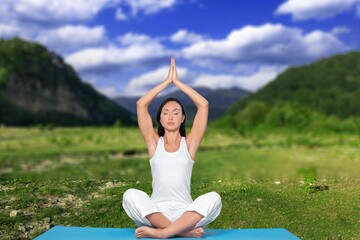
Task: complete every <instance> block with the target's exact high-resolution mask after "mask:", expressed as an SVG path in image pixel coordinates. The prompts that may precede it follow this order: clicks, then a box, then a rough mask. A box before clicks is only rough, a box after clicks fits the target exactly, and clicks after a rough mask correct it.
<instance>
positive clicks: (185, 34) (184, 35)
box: [170, 29, 204, 43]
mask: <svg viewBox="0 0 360 240" xmlns="http://www.w3.org/2000/svg"><path fill="white" fill-rule="evenodd" d="M203 39H204V37H203V36H202V35H200V34H196V33H193V32H189V31H188V30H186V29H179V30H178V31H177V32H176V33H174V34H173V35H171V36H170V40H171V41H172V42H175V43H196V42H199V41H201V40H203Z"/></svg>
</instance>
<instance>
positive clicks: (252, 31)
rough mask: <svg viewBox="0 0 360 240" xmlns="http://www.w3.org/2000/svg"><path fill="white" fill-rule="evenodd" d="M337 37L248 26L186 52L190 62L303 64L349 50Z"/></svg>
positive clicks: (203, 42)
mask: <svg viewBox="0 0 360 240" xmlns="http://www.w3.org/2000/svg"><path fill="white" fill-rule="evenodd" d="M346 49H347V48H346V46H345V45H344V44H343V43H342V42H341V41H340V40H339V39H337V38H336V36H335V35H333V34H331V33H327V32H322V31H314V32H311V33H308V34H304V33H303V32H302V30H301V29H298V28H290V27H286V26H283V25H281V24H265V25H262V26H245V27H243V28H241V29H237V30H233V31H232V32H231V33H230V34H229V35H228V36H227V38H225V39H220V40H213V39H210V40H204V41H201V42H197V43H195V44H192V45H191V46H189V47H186V48H184V49H183V55H184V56H185V57H186V58H187V59H195V60H197V61H199V60H200V61H201V60H202V59H204V60H207V59H215V60H217V61H228V62H237V63H239V62H245V63H260V64H286V65H288V64H300V63H304V62H308V61H311V60H315V59H317V58H320V57H324V56H328V55H331V54H334V53H338V52H342V51H344V50H346Z"/></svg>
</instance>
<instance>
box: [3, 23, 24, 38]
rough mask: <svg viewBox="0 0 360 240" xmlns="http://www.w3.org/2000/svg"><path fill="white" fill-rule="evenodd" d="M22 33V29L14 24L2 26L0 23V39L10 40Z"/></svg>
mask: <svg viewBox="0 0 360 240" xmlns="http://www.w3.org/2000/svg"><path fill="white" fill-rule="evenodd" d="M21 33H22V31H21V29H20V28H19V27H18V26H17V25H14V24H2V23H0V37H1V38H9V37H13V36H16V35H20V34H21Z"/></svg>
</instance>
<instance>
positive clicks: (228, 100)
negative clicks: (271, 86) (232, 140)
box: [114, 87, 251, 122]
mask: <svg viewBox="0 0 360 240" xmlns="http://www.w3.org/2000/svg"><path fill="white" fill-rule="evenodd" d="M195 90H196V91H197V92H198V93H200V94H201V95H202V96H204V97H205V98H206V99H207V100H208V102H209V120H210V121H211V120H214V119H216V118H219V117H221V116H222V115H223V114H224V113H225V111H226V110H227V109H228V107H229V106H230V105H231V104H233V103H234V102H236V101H237V100H239V99H241V98H243V97H245V96H248V95H249V94H251V93H250V92H248V91H246V90H243V89H239V88H231V89H217V90H211V89H209V88H203V87H202V88H195ZM169 97H174V98H177V99H179V100H180V101H181V103H182V104H183V105H184V108H185V111H186V115H187V119H188V122H192V120H193V119H194V117H195V114H196V106H195V105H194V103H193V102H192V101H191V99H190V98H189V97H188V96H187V95H185V94H184V93H183V92H181V91H180V90H177V91H175V92H173V93H170V94H167V95H165V96H158V97H156V98H155V100H154V101H153V102H152V103H151V104H150V106H149V112H150V115H151V116H153V117H155V115H156V112H157V109H158V107H159V106H160V104H161V102H162V101H164V100H165V99H166V98H169ZM139 98H140V97H117V98H115V99H114V101H115V102H116V103H118V104H119V105H121V106H123V107H125V108H126V109H128V110H129V111H131V112H133V113H136V101H137V100H138V99H139Z"/></svg>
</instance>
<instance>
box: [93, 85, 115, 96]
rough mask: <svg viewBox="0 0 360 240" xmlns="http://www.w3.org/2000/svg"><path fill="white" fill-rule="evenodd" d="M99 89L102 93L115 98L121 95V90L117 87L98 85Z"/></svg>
mask: <svg viewBox="0 0 360 240" xmlns="http://www.w3.org/2000/svg"><path fill="white" fill-rule="evenodd" d="M97 90H98V91H99V92H101V93H102V94H104V95H106V96H108V97H110V98H113V97H117V96H119V94H120V92H119V91H118V90H117V89H116V88H115V87H111V86H110V87H98V88H97Z"/></svg>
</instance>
